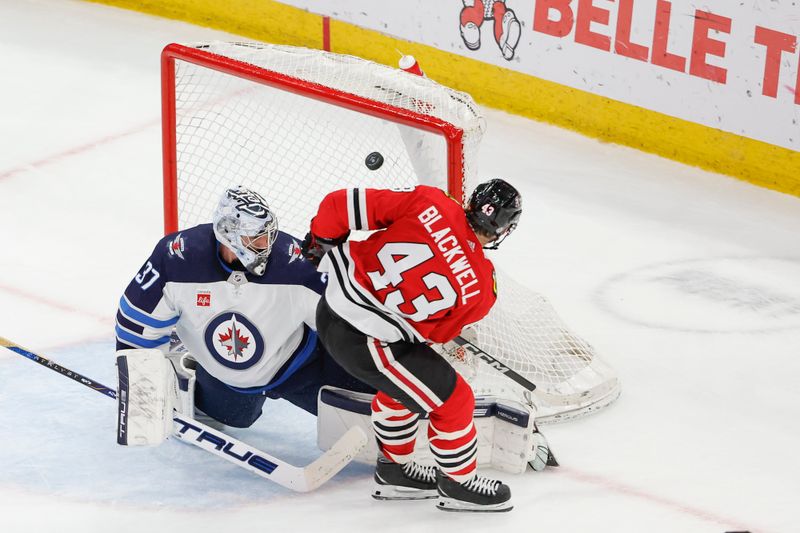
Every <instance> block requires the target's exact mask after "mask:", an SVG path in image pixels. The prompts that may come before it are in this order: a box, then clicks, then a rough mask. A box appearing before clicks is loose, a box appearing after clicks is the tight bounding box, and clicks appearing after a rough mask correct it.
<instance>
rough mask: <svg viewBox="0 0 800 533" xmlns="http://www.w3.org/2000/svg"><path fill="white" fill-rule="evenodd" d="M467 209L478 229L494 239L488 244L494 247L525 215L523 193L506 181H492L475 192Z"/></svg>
mask: <svg viewBox="0 0 800 533" xmlns="http://www.w3.org/2000/svg"><path fill="white" fill-rule="evenodd" d="M466 212H467V220H468V221H469V225H470V226H472V229H473V230H475V232H477V233H481V234H483V235H486V236H488V237H493V238H494V240H493V241H492V242H491V243H489V244H487V245H486V246H484V248H489V249H492V250H493V249H495V248H497V247H498V246H499V245H500V243H501V242H502V241H503V239H505V238H506V237H507V236H508V235H509V234H510V233H511V232H512V231H514V229H515V228H516V227H517V222H519V217H520V215H521V214H522V196H521V195H520V194H519V191H517V189H515V188H514V187H512V186H511V185H510V184H509V183H508V182H506V181H504V180H501V179H493V180H489V181H486V182H483V183H481V184H480V185H478V186H477V187H475V190H474V191H472V195H471V196H470V197H469V204H467V209H466Z"/></svg>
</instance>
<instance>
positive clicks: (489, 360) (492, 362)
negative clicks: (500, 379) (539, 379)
mask: <svg viewBox="0 0 800 533" xmlns="http://www.w3.org/2000/svg"><path fill="white" fill-rule="evenodd" d="M453 342H455V343H456V344H458V345H459V346H461V347H462V348H464V349H465V350H467V351H469V352H471V353H472V354H474V355H476V356H477V357H478V358H480V359H481V360H482V361H483V362H484V363H486V364H487V365H489V366H490V367H492V368H494V369H495V370H497V371H498V372H500V373H501V374H503V375H504V376H506V377H507V378H508V379H510V380H511V381H514V382H516V383H517V384H519V385H522V386H523V387H525V388H526V389H528V390H529V391H531V392H532V391H534V390H535V389H536V385H534V384H533V383H531V382H530V381H529V380H528V379H526V378H525V377H523V376H521V375H520V374H518V373H517V372H515V371H514V369H512V368H511V367H509V366H508V365H506V364H505V363H503V362H502V361H501V360H499V359H498V358H496V357H494V356H493V355H491V354H488V353H486V352H485V351H483V350H481V349H480V348H479V347H477V346H475V345H474V344H473V343H471V342H470V341H468V340H467V339H465V338H464V337H456V338H455V339H453Z"/></svg>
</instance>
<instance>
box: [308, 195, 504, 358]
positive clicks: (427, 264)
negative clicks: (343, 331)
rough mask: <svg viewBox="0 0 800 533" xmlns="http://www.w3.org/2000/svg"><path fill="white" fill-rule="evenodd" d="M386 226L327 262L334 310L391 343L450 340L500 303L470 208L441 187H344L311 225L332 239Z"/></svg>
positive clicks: (339, 248) (348, 245)
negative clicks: (469, 217)
mask: <svg viewBox="0 0 800 533" xmlns="http://www.w3.org/2000/svg"><path fill="white" fill-rule="evenodd" d="M381 229H382V230H383V231H376V232H374V233H372V234H371V235H370V236H369V237H368V238H367V239H366V240H363V241H353V240H351V241H347V242H345V243H344V244H342V245H340V246H337V247H335V248H334V249H333V250H331V251H330V252H329V253H328V254H327V255H326V256H325V257H324V258H323V260H322V262H321V263H320V270H322V271H325V272H328V287H327V289H326V293H325V296H326V299H327V301H328V304H329V305H330V307H331V309H333V311H334V312H336V313H337V314H338V315H339V316H341V317H342V318H344V319H345V320H347V321H348V322H349V323H350V324H351V325H352V326H354V327H355V328H356V329H358V330H359V331H361V332H362V333H365V334H367V335H369V336H371V337H375V338H377V339H380V340H383V341H386V342H396V341H400V340H405V341H407V342H425V341H433V342H447V341H449V340H452V339H453V338H454V337H455V336H457V335H458V334H459V333H460V332H461V330H462V328H463V327H464V326H466V325H468V324H471V323H473V322H477V321H478V320H480V319H481V318H483V317H484V316H486V313H488V312H489V309H491V307H492V305H494V302H495V300H496V288H495V280H494V267H493V266H492V263H491V262H490V261H489V260H488V259H486V257H485V256H484V254H483V248H482V247H481V244H480V242H479V241H478V238H477V237H476V235H475V232H474V231H473V230H472V228H471V227H470V226H469V224H468V222H467V218H466V216H465V214H464V210H463V208H462V207H461V206H460V205H459V204H458V203H457V202H455V201H454V200H453V199H452V198H450V197H448V196H447V195H446V194H445V193H444V192H442V191H441V190H440V189H437V188H434V187H427V186H423V185H420V186H418V187H416V188H414V189H408V190H381V189H342V190H339V191H335V192H332V193H330V194H329V195H328V196H326V197H325V199H324V200H323V201H322V203H321V204H320V207H319V211H318V213H317V215H316V217H314V219H313V220H312V222H311V232H312V233H314V234H315V235H317V236H319V237H324V238H328V239H335V238H340V237H342V236H343V235H345V234H346V233H347V232H348V230H381Z"/></svg>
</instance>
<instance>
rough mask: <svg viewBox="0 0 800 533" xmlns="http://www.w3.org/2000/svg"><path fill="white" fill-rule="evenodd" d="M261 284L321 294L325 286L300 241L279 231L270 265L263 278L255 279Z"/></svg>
mask: <svg viewBox="0 0 800 533" xmlns="http://www.w3.org/2000/svg"><path fill="white" fill-rule="evenodd" d="M253 281H255V282H256V283H260V284H281V285H302V286H305V287H308V288H310V289H312V290H314V291H316V292H318V293H321V292H322V291H323V290H324V288H325V284H324V282H323V281H322V277H321V275H320V273H319V272H317V269H316V267H315V266H314V265H312V264H311V263H310V262H309V261H307V260H306V259H305V258H304V257H303V254H302V252H301V250H300V239H298V238H297V237H294V236H293V235H291V234H289V233H285V232H283V231H278V235H277V236H276V237H275V242H274V243H273V244H272V251H271V252H270V254H269V263H268V264H267V270H266V272H265V273H264V275H263V276H259V277H257V278H253Z"/></svg>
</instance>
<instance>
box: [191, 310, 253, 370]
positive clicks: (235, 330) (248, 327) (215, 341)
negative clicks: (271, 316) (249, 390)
mask: <svg viewBox="0 0 800 533" xmlns="http://www.w3.org/2000/svg"><path fill="white" fill-rule="evenodd" d="M205 341H206V347H207V348H208V351H209V352H211V355H212V356H213V357H214V359H216V360H217V362H219V363H220V364H221V365H223V366H226V367H228V368H233V369H237V370H243V369H246V368H249V367H251V366H253V365H254V364H256V363H257V362H258V361H260V360H261V358H262V356H263V355H264V339H263V337H262V336H261V333H259V331H258V329H257V328H256V327H255V326H254V325H253V323H252V322H250V320H248V319H247V317H245V316H244V315H242V314H239V313H232V312H227V313H222V314H221V315H218V316H217V317H216V318H214V319H213V320H212V321H211V322H210V323H209V324H208V327H206V331H205Z"/></svg>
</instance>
